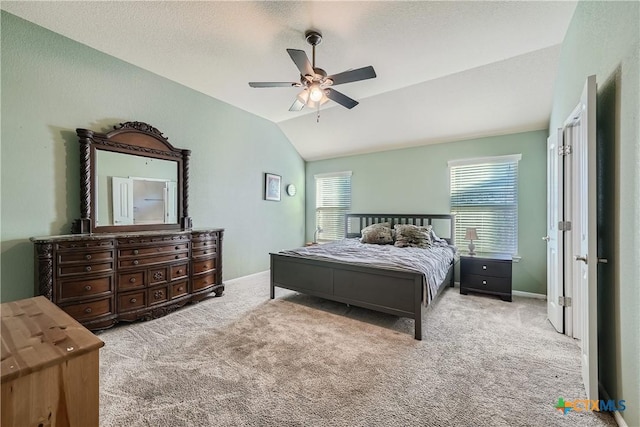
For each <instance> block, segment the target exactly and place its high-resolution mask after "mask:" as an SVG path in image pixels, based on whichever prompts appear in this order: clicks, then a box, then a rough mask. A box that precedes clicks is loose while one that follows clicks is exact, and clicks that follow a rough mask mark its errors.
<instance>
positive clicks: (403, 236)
mask: <svg viewBox="0 0 640 427" xmlns="http://www.w3.org/2000/svg"><path fill="white" fill-rule="evenodd" d="M394 229H395V232H396V242H395V243H394V245H395V246H397V247H399V248H404V247H414V248H428V247H429V246H430V245H431V226H430V225H427V226H419V225H412V224H396V225H395V227H394Z"/></svg>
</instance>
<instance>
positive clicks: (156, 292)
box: [147, 286, 169, 306]
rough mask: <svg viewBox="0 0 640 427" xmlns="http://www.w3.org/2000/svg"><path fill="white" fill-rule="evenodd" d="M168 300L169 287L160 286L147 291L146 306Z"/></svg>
mask: <svg viewBox="0 0 640 427" xmlns="http://www.w3.org/2000/svg"><path fill="white" fill-rule="evenodd" d="M168 299H169V287H168V286H161V287H157V288H153V289H149V290H147V301H148V302H149V303H148V305H150V306H151V305H154V304H160V303H161V302H165V301H167V300H168Z"/></svg>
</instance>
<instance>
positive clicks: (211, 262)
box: [193, 258, 216, 274]
mask: <svg viewBox="0 0 640 427" xmlns="http://www.w3.org/2000/svg"><path fill="white" fill-rule="evenodd" d="M215 268H216V260H215V259H214V258H211V259H205V260H202V261H195V262H194V263H193V274H198V273H204V272H206V271H210V270H213V269H215Z"/></svg>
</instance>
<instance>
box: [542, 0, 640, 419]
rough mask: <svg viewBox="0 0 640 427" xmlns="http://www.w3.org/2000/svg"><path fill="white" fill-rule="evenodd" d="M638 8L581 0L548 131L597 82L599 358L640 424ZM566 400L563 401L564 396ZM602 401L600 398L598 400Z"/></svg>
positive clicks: (612, 389)
mask: <svg viewBox="0 0 640 427" xmlns="http://www.w3.org/2000/svg"><path fill="white" fill-rule="evenodd" d="M639 22H640V3H638V2H590V1H584V2H583V1H581V2H579V3H578V6H577V7H576V10H575V13H574V16H573V19H572V21H571V24H570V26H569V28H568V30H567V34H566V36H565V40H564V42H563V46H562V53H561V55H560V66H559V68H558V76H557V79H556V83H555V87H554V99H553V110H552V114H551V123H550V127H549V128H550V129H551V130H553V129H556V128H557V127H560V126H562V123H563V122H564V120H565V118H566V117H567V116H568V115H569V114H570V112H571V111H572V109H573V108H574V107H575V106H576V105H577V103H578V101H579V99H580V94H581V92H582V88H583V86H584V82H585V80H586V78H587V76H589V75H592V74H595V75H596V81H597V83H598V101H597V110H598V113H597V114H598V116H597V118H598V123H597V128H598V129H597V141H598V142H597V145H598V149H599V153H598V154H599V156H600V157H599V161H598V169H599V172H600V175H601V176H600V177H599V179H598V182H599V184H600V185H601V186H602V187H601V188H600V190H601V191H600V194H599V198H601V199H602V200H603V201H604V203H602V204H601V210H600V211H599V212H598V223H599V229H598V251H599V254H598V256H599V257H604V258H607V259H608V261H609V263H608V264H606V265H602V264H599V267H598V277H599V281H598V344H599V345H598V353H599V354H598V360H599V363H598V364H599V379H600V384H601V386H602V387H603V388H604V389H605V390H606V392H607V394H608V395H609V396H610V397H611V398H613V399H624V400H626V401H627V409H626V411H625V412H624V413H623V414H622V415H623V417H624V419H625V422H626V423H627V424H628V425H629V426H640V407H639V406H640V284H639V283H640V279H639V278H640V120H639V117H640V25H639V24H638V23H639ZM565 397H566V396H565ZM601 397H602V396H601Z"/></svg>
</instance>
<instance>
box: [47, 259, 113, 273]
mask: <svg viewBox="0 0 640 427" xmlns="http://www.w3.org/2000/svg"><path fill="white" fill-rule="evenodd" d="M110 271H113V262H104V263H100V264H81V265H69V266H61V267H58V275H59V276H71V275H74V274H87V273H106V272H110Z"/></svg>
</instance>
